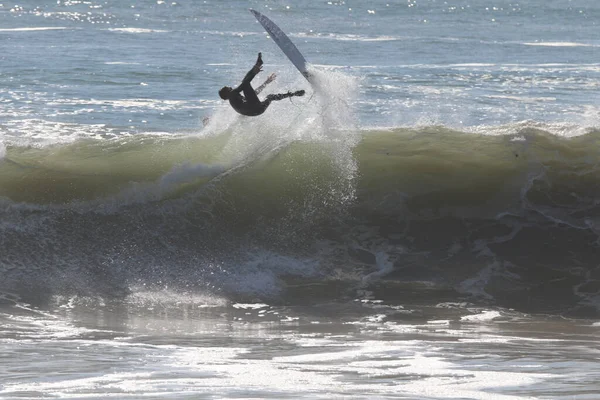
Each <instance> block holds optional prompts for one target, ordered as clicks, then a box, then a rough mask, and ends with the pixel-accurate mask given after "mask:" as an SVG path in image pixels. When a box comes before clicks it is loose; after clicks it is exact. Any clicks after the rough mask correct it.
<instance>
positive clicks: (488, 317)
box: [460, 310, 502, 323]
mask: <svg viewBox="0 0 600 400" xmlns="http://www.w3.org/2000/svg"><path fill="white" fill-rule="evenodd" d="M500 317H502V314H500V312H499V311H492V310H486V311H482V312H481V313H479V314H474V315H465V316H464V317H461V318H460V320H461V321H462V322H472V323H478V322H489V321H493V320H495V319H496V318H500Z"/></svg>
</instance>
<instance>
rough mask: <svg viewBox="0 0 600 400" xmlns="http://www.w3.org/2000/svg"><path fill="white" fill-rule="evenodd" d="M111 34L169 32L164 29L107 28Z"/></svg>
mask: <svg viewBox="0 0 600 400" xmlns="http://www.w3.org/2000/svg"><path fill="white" fill-rule="evenodd" d="M108 30H109V31H112V32H124V33H166V32H169V31H167V30H164V29H146V28H109V29H108Z"/></svg>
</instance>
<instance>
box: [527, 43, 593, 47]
mask: <svg viewBox="0 0 600 400" xmlns="http://www.w3.org/2000/svg"><path fill="white" fill-rule="evenodd" d="M523 44H524V45H525V46H543V47H598V45H594V44H588V43H577V42H525V43H523Z"/></svg>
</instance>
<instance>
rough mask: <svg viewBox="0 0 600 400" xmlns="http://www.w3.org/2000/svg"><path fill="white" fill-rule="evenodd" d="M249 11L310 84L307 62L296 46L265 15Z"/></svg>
mask: <svg viewBox="0 0 600 400" xmlns="http://www.w3.org/2000/svg"><path fill="white" fill-rule="evenodd" d="M249 11H250V12H251V13H252V14H253V15H254V17H255V18H256V19H257V20H258V22H259V23H260V24H261V25H262V26H263V28H264V29H265V31H267V33H268V34H269V36H270V37H271V39H273V41H274V42H275V44H277V46H279V48H280V49H281V51H283V54H285V55H286V57H287V58H288V59H289V60H290V61H291V62H292V64H294V66H295V67H296V68H297V69H298V71H300V73H301V74H302V76H304V77H305V78H306V79H307V80H308V81H309V82H310V79H309V77H310V73H309V72H308V70H307V62H306V59H305V58H304V56H303V55H302V53H300V50H298V48H297V47H296V45H295V44H294V43H293V42H292V41H291V39H290V38H289V37H288V36H287V35H286V34H285V32H283V31H282V30H281V28H279V27H278V26H277V24H275V22H273V21H271V20H270V19H269V18H268V17H266V16H265V15H263V14H261V13H259V12H258V11H256V10H253V9H252V8H250V9H249Z"/></svg>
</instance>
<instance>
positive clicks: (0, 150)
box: [0, 141, 6, 160]
mask: <svg viewBox="0 0 600 400" xmlns="http://www.w3.org/2000/svg"><path fill="white" fill-rule="evenodd" d="M5 156H6V146H5V145H4V143H2V141H0V160H2V159H3V158H4V157H5Z"/></svg>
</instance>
